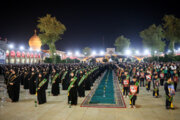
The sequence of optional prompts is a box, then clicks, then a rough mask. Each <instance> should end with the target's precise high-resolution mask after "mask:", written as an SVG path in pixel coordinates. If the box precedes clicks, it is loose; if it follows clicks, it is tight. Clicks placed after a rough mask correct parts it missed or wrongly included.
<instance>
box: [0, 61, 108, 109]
mask: <svg viewBox="0 0 180 120" xmlns="http://www.w3.org/2000/svg"><path fill="white" fill-rule="evenodd" d="M105 67H106V65H104V64H93V65H88V64H42V65H39V64H37V65H3V66H1V72H2V73H3V75H4V83H5V84H6V85H7V91H8V95H9V98H10V99H11V100H12V102H17V101H19V94H20V88H22V87H20V86H23V88H24V89H25V90H28V91H29V94H31V95H37V103H38V104H43V103H46V101H47V100H46V90H47V89H48V85H51V87H50V88H51V94H52V95H53V96H58V95H59V94H60V84H62V90H67V91H68V103H69V104H72V105H76V104H77V98H78V97H85V90H90V89H91V86H92V85H93V83H94V81H95V80H96V78H98V76H100V75H101V73H103V72H104V70H105Z"/></svg>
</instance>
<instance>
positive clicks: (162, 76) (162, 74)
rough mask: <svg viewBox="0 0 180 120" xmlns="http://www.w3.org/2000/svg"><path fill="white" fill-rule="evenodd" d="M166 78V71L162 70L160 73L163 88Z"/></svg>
mask: <svg viewBox="0 0 180 120" xmlns="http://www.w3.org/2000/svg"><path fill="white" fill-rule="evenodd" d="M164 76H165V75H164V70H162V69H161V72H160V75H159V77H160V84H161V86H163V84H164Z"/></svg>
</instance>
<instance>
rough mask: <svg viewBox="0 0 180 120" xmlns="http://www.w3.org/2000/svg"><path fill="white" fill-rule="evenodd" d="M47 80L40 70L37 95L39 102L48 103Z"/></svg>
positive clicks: (37, 80)
mask: <svg viewBox="0 0 180 120" xmlns="http://www.w3.org/2000/svg"><path fill="white" fill-rule="evenodd" d="M46 82H47V79H46V78H44V77H43V76H42V73H41V72H39V74H38V77H37V79H36V95H37V102H38V104H44V103H46V86H45V85H46Z"/></svg>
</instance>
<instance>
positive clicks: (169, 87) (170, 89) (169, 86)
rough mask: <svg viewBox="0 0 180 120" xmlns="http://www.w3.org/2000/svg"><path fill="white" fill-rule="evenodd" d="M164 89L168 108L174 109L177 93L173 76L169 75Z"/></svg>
mask: <svg viewBox="0 0 180 120" xmlns="http://www.w3.org/2000/svg"><path fill="white" fill-rule="evenodd" d="M164 90H165V93H166V109H174V107H173V96H174V95H175V90H174V83H173V81H172V79H171V76H168V77H167V82H166V83H165V84H164Z"/></svg>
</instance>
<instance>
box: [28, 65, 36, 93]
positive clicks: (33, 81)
mask: <svg viewBox="0 0 180 120" xmlns="http://www.w3.org/2000/svg"><path fill="white" fill-rule="evenodd" d="M36 78H37V73H35V70H34V67H32V68H31V73H30V77H29V78H28V81H29V93H30V94H31V95H34V94H35V93H36Z"/></svg>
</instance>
